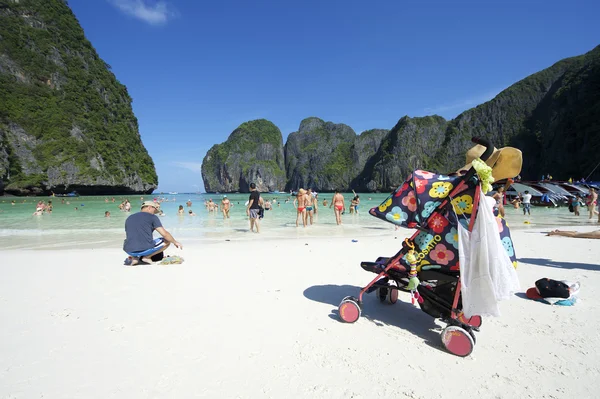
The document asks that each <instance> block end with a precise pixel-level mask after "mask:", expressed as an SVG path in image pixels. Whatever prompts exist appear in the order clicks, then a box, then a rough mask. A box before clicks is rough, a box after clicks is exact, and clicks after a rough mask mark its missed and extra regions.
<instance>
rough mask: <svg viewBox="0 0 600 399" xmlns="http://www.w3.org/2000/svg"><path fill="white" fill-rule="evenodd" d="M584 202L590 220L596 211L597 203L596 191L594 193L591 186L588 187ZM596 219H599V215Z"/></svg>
mask: <svg viewBox="0 0 600 399" xmlns="http://www.w3.org/2000/svg"><path fill="white" fill-rule="evenodd" d="M586 204H587V207H588V211H589V212H590V220H592V219H593V218H594V213H598V211H596V206H597V204H598V193H596V190H594V189H593V188H590V193H589V195H588V198H587V202H586ZM598 220H600V216H599V217H598Z"/></svg>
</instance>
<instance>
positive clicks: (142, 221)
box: [123, 212, 162, 253]
mask: <svg viewBox="0 0 600 399" xmlns="http://www.w3.org/2000/svg"><path fill="white" fill-rule="evenodd" d="M158 227H162V223H161V222H160V219H158V216H156V215H153V214H151V213H148V212H138V213H134V214H133V215H131V216H129V217H128V218H127V220H126V221H125V234H127V238H125V242H124V243H123V251H125V252H128V253H130V252H142V251H145V250H147V249H150V248H152V247H154V239H153V238H152V233H153V232H154V230H156V229H157V228H158Z"/></svg>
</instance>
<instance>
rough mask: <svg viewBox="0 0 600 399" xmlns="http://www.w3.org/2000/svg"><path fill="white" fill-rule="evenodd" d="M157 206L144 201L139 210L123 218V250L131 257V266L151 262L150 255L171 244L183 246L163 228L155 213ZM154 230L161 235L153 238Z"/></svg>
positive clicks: (178, 246)
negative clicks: (125, 218)
mask: <svg viewBox="0 0 600 399" xmlns="http://www.w3.org/2000/svg"><path fill="white" fill-rule="evenodd" d="M159 208H160V205H159V204H158V203H156V202H153V201H146V202H144V203H143V204H142V209H141V212H138V213H134V214H133V215H131V216H129V217H128V218H127V220H125V234H126V238H125V242H124V243H123V251H125V252H127V253H128V254H129V255H131V256H132V257H133V259H132V261H131V265H132V266H134V265H137V264H144V263H147V264H150V263H152V259H151V258H152V256H154V255H156V254H159V253H161V252H163V251H164V250H165V249H167V248H169V246H170V245H171V244H173V245H175V246H176V247H177V248H179V249H183V246H182V245H181V244H180V243H179V242H178V241H177V240H175V239H174V238H173V236H172V235H171V233H169V232H168V231H167V230H165V228H164V227H163V226H162V223H161V222H160V220H159V219H158V216H156V215H155V213H157V212H158V210H159ZM154 230H156V231H157V232H158V233H159V234H160V235H161V236H162V237H161V238H157V239H154V238H153V237H152V234H153V233H154Z"/></svg>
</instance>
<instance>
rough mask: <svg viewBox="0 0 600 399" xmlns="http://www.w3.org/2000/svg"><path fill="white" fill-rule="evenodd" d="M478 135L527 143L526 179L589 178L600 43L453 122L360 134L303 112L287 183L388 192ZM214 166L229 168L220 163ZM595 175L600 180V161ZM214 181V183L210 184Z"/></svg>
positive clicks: (598, 148) (448, 167) (453, 163)
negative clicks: (414, 171)
mask: <svg viewBox="0 0 600 399" xmlns="http://www.w3.org/2000/svg"><path fill="white" fill-rule="evenodd" d="M473 136H479V137H485V138H489V139H491V141H492V142H493V143H494V144H495V146H496V147H503V146H508V145H511V146H514V147H517V148H520V149H521V150H522V151H523V160H524V163H523V170H522V173H521V175H522V176H523V177H524V178H525V179H537V178H539V177H540V176H541V175H542V174H546V173H550V174H552V175H553V176H554V177H555V178H557V179H565V180H566V179H568V178H569V177H573V178H575V179H579V178H581V177H588V175H590V173H592V172H593V171H594V168H595V167H597V165H598V162H599V161H600V158H598V154H600V46H599V47H596V48H595V49H593V50H592V51H590V52H588V53H587V54H584V55H582V56H578V57H573V58H567V59H564V60H562V61H559V62H557V63H556V64H554V65H552V66H551V67H549V68H547V69H544V70H542V71H540V72H538V73H535V74H533V75H531V76H529V77H527V78H525V79H523V80H521V81H519V82H517V83H515V84H513V85H512V86H510V87H509V88H507V89H506V90H504V91H502V92H501V93H500V94H498V95H497V96H496V97H495V98H494V99H492V100H490V101H488V102H486V103H484V104H482V105H479V106H477V107H475V108H472V109H470V110H467V111H465V112H463V113H462V114H460V115H458V116H457V117H456V118H455V119H453V120H450V121H446V120H445V119H444V118H442V117H440V116H436V115H434V116H426V117H420V118H410V117H408V116H405V117H403V118H401V119H400V120H399V121H398V123H397V124H396V126H395V127H394V128H393V129H392V130H391V131H386V130H370V131H366V132H364V133H362V134H361V135H360V136H357V135H356V134H355V133H354V131H353V130H352V129H351V128H350V127H349V126H347V125H344V124H334V123H331V122H324V121H323V120H321V119H319V118H314V117H311V118H307V119H304V120H303V121H302V122H301V123H300V128H299V129H298V131H297V132H294V133H291V134H290V135H289V136H288V139H287V142H286V144H285V173H286V176H284V177H283V178H284V181H285V187H286V189H292V190H295V189H298V188H300V187H304V188H308V187H310V188H313V189H315V190H317V191H333V190H335V189H340V190H343V191H350V190H351V189H355V190H357V191H385V192H387V191H390V190H391V189H393V188H394V187H397V186H398V185H399V184H401V183H402V181H404V179H405V178H406V177H407V175H408V174H409V173H410V172H411V171H412V170H414V169H426V170H431V171H435V172H440V173H449V172H452V171H455V170H457V169H458V168H459V167H460V166H463V165H464V162H465V159H464V157H465V152H466V151H467V149H469V148H470V147H471V146H472V145H473V144H472V143H471V141H470V140H471V137H473ZM212 170H215V171H219V173H223V172H222V168H221V169H219V166H218V162H217V164H215V165H214V166H213V168H212ZM203 176H204V174H203ZM211 176H212V175H211V174H207V175H206V177H205V182H206V181H207V179H210V178H212V177H211ZM591 179H594V180H600V167H598V168H596V169H595V171H594V172H593V174H591ZM221 180H223V179H221ZM212 187H213V185H212V183H210V182H209V185H207V191H211V189H212ZM236 187H241V185H238V186H236ZM213 191H220V190H213Z"/></svg>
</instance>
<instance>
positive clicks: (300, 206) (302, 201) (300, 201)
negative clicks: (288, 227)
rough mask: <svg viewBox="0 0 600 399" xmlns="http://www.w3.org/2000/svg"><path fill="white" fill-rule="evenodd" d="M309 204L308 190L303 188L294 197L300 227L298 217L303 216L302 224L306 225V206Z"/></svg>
mask: <svg viewBox="0 0 600 399" xmlns="http://www.w3.org/2000/svg"><path fill="white" fill-rule="evenodd" d="M307 205H308V197H307V196H306V190H305V189H303V188H301V189H300V190H298V193H297V194H296V198H294V207H296V210H297V213H296V227H298V218H302V225H303V226H304V227H306V206H307Z"/></svg>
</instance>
